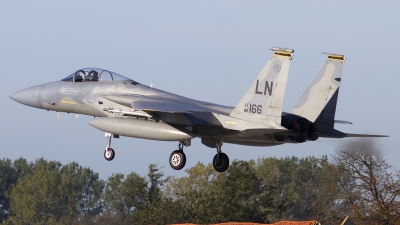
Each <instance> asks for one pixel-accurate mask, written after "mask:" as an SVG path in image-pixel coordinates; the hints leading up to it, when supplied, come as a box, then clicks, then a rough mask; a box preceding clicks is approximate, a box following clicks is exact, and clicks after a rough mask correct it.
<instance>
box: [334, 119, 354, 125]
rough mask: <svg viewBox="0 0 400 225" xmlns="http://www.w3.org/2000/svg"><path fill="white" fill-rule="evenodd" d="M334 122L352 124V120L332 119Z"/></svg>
mask: <svg viewBox="0 0 400 225" xmlns="http://www.w3.org/2000/svg"><path fill="white" fill-rule="evenodd" d="M334 122H335V123H341V124H353V123H352V122H349V121H345V120H334Z"/></svg>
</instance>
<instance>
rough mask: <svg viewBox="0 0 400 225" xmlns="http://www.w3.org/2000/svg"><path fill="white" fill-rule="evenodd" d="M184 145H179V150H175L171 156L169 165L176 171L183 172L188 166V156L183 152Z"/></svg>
mask: <svg viewBox="0 0 400 225" xmlns="http://www.w3.org/2000/svg"><path fill="white" fill-rule="evenodd" d="M183 145H184V143H179V145H178V147H179V150H175V151H173V152H172V153H171V155H170V156H169V165H170V166H171V167H172V169H174V170H181V169H182V168H183V167H185V165H186V155H185V153H184V152H183Z"/></svg>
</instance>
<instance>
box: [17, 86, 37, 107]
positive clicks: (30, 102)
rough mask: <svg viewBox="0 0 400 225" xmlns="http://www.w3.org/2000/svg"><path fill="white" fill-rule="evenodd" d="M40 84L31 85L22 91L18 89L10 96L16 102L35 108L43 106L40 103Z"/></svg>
mask: <svg viewBox="0 0 400 225" xmlns="http://www.w3.org/2000/svg"><path fill="white" fill-rule="evenodd" d="M39 89H40V85H39V86H34V87H30V88H27V89H24V90H21V91H18V92H17V93H15V94H13V95H11V96H10V98H11V99H12V100H14V101H16V102H19V103H21V104H24V105H27V106H31V107H35V108H41V107H40V105H39V96H38V95H39Z"/></svg>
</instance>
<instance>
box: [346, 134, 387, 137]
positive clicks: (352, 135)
mask: <svg viewBox="0 0 400 225" xmlns="http://www.w3.org/2000/svg"><path fill="white" fill-rule="evenodd" d="M347 135H348V137H349V138H350V137H389V136H388V135H376V134H347Z"/></svg>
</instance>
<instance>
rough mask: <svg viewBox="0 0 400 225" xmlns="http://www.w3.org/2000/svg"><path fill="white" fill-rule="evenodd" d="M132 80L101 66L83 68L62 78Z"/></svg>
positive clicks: (66, 79) (70, 80) (89, 80)
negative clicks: (100, 67)
mask: <svg viewBox="0 0 400 225" xmlns="http://www.w3.org/2000/svg"><path fill="white" fill-rule="evenodd" d="M123 80H127V81H131V79H129V78H127V77H124V76H122V75H119V74H117V73H114V72H111V71H108V70H103V69H99V68H83V69H80V70H78V71H76V72H75V73H73V74H71V75H69V76H68V77H66V78H64V79H62V81H67V82H99V81H100V82H101V81H123Z"/></svg>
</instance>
